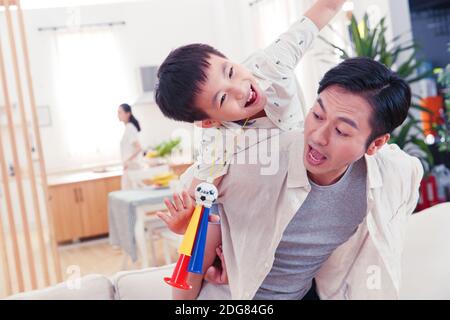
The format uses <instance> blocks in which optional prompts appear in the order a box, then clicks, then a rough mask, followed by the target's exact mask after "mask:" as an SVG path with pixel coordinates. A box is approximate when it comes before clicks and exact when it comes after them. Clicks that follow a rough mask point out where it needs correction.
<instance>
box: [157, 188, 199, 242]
mask: <svg viewBox="0 0 450 320" xmlns="http://www.w3.org/2000/svg"><path fill="white" fill-rule="evenodd" d="M164 204H165V205H166V207H167V209H168V210H169V212H162V211H158V212H156V215H157V216H158V217H159V218H160V219H161V220H163V221H164V222H165V223H166V224H167V227H168V228H169V229H170V230H171V231H172V232H175V233H178V234H184V233H185V232H186V229H187V227H188V225H189V221H190V220H191V217H192V213H193V212H194V209H195V202H194V199H192V198H191V197H190V196H189V195H188V193H187V192H186V191H183V192H182V193H181V197H180V195H179V194H178V193H174V194H173V202H172V201H170V200H169V199H167V198H166V199H164Z"/></svg>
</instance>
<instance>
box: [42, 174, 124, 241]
mask: <svg viewBox="0 0 450 320" xmlns="http://www.w3.org/2000/svg"><path fill="white" fill-rule="evenodd" d="M116 190H120V176H114V177H107V178H101V179H94V180H88V181H81V182H75V183H66V184H58V185H50V187H49V195H50V206H51V212H52V214H53V217H54V218H53V220H54V224H55V226H54V230H55V237H56V241H57V242H58V243H61V242H66V241H72V240H76V239H80V238H87V237H94V236H98V235H103V234H108V193H109V192H112V191H116Z"/></svg>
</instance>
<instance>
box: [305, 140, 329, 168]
mask: <svg viewBox="0 0 450 320" xmlns="http://www.w3.org/2000/svg"><path fill="white" fill-rule="evenodd" d="M306 158H307V160H308V162H309V163H310V164H312V165H315V166H318V165H320V164H322V163H324V162H325V160H327V157H326V156H325V155H323V154H322V153H320V152H319V151H318V150H316V149H314V148H313V147H311V146H310V145H309V144H308V154H307V155H306Z"/></svg>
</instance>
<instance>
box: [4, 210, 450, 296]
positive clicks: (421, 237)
mask: <svg viewBox="0 0 450 320" xmlns="http://www.w3.org/2000/svg"><path fill="white" fill-rule="evenodd" d="M173 268H174V264H172V265H168V266H163V267H158V268H148V269H143V270H137V271H123V272H119V273H117V274H116V275H114V276H113V277H112V278H111V279H109V278H107V277H105V276H101V275H88V276H85V277H83V278H82V279H81V286H80V288H79V289H70V288H68V286H67V284H66V283H61V284H58V285H56V286H53V287H50V288H47V289H43V290H38V291H31V292H26V293H21V294H17V295H15V296H11V297H10V298H9V299H21V300H23V299H33V300H36V299H39V300H40V299H42V300H65V299H67V300H76V299H87V300H93V299H98V300H112V299H117V300H168V299H171V287H169V286H168V285H167V284H166V283H165V282H164V280H163V278H164V277H167V276H170V275H171V274H172V271H173ZM402 275H403V279H402V287H401V290H400V299H450V203H448V202H447V203H443V204H439V205H437V206H434V207H432V208H430V209H427V210H423V211H422V212H419V213H416V214H414V215H413V216H412V218H411V219H409V224H408V230H407V233H406V243H405V250H404V252H403V271H402ZM211 288H212V286H210V285H206V286H205V287H204V289H203V290H202V293H201V295H200V297H199V299H202V298H206V297H207V298H208V299H228V298H229V294H228V290H227V286H220V289H221V290H211Z"/></svg>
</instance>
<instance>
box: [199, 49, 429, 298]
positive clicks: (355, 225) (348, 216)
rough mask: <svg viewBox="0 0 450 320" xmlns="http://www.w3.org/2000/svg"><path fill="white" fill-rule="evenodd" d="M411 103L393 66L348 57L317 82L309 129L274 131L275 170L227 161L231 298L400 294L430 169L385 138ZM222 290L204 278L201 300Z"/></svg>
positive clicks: (225, 226) (225, 223)
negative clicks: (412, 221)
mask: <svg viewBox="0 0 450 320" xmlns="http://www.w3.org/2000/svg"><path fill="white" fill-rule="evenodd" d="M410 102H411V92H410V88H409V87H408V85H407V83H406V82H405V81H404V80H402V79H400V78H399V77H398V76H397V75H395V74H394V73H393V72H392V71H391V70H389V69H388V68H386V67H385V66H383V65H382V64H380V63H377V62H375V61H373V60H370V59H366V58H356V59H348V60H346V61H344V62H342V63H341V64H339V65H338V66H336V67H335V68H333V69H331V70H330V71H328V72H327V73H326V74H325V76H324V78H323V79H322V80H321V82H320V86H319V90H318V98H317V101H316V103H315V104H314V106H313V107H312V108H311V110H310V112H309V114H308V115H307V117H306V119H305V123H304V130H300V131H292V132H285V133H281V134H280V135H279V136H275V137H272V139H275V138H277V139H279V143H280V152H279V170H278V172H277V174H275V175H261V174H260V169H261V166H260V165H250V164H232V165H230V169H229V173H228V175H227V176H226V177H224V178H223V180H222V182H221V184H220V186H219V190H220V193H221V194H220V197H219V203H220V204H221V206H220V214H221V229H222V249H223V253H224V257H225V262H226V266H227V273H228V279H229V289H230V293H231V298H233V299H301V298H303V297H304V296H305V295H306V293H307V292H308V290H309V289H310V288H311V286H312V284H313V281H314V280H315V282H316V290H317V293H318V295H319V297H320V298H321V299H377V298H383V299H395V298H397V297H398V292H399V288H400V280H401V265H400V264H401V252H402V248H403V235H404V231H405V227H406V221H407V218H408V216H409V215H410V214H411V213H412V212H413V210H414V208H415V206H416V203H417V200H418V197H419V195H418V188H419V184H420V180H421V178H422V175H423V169H422V166H421V164H420V162H419V160H418V159H417V158H414V157H411V156H409V155H407V154H406V153H405V152H403V151H402V150H400V149H399V148H398V147H397V146H396V145H388V144H387V142H388V140H389V137H390V133H391V132H392V131H393V130H394V129H395V128H396V127H398V126H399V125H400V124H401V123H402V122H403V121H404V119H405V118H406V116H407V113H408V109H409V105H410ZM252 148H255V146H253V147H250V149H249V150H248V151H249V152H252V151H251V149H252ZM254 152H256V151H254ZM236 179H238V180H239V181H240V183H239V185H238V186H237V187H236V183H235V181H236ZM231 185H233V186H234V187H233V188H231V187H230V186H231ZM224 289H228V287H227V286H211V285H206V286H204V289H203V291H202V292H201V293H200V299H202V298H206V299H213V298H227V297H229V295H228V294H229V293H227V294H225V295H222V293H223V292H224V291H225V290H224Z"/></svg>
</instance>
